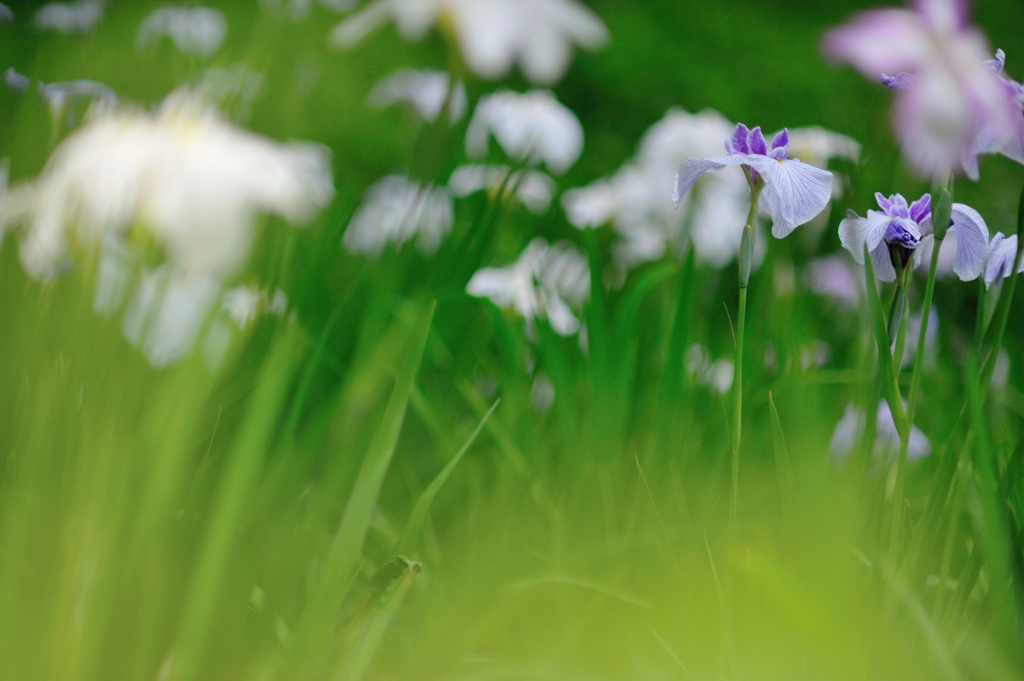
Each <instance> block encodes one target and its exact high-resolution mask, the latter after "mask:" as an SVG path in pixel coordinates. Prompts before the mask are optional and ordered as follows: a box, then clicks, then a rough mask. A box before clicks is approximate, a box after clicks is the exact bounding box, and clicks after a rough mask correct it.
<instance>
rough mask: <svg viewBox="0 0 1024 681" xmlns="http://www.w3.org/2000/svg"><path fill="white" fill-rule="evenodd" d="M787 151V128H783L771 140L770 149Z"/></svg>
mask: <svg viewBox="0 0 1024 681" xmlns="http://www.w3.org/2000/svg"><path fill="white" fill-rule="evenodd" d="M781 148H786V149H787V150H788V149H789V128H783V129H782V132H779V133H777V134H776V135H775V137H773V138H772V149H773V150H774V149H781Z"/></svg>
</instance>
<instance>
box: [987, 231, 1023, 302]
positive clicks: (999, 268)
mask: <svg viewBox="0 0 1024 681" xmlns="http://www.w3.org/2000/svg"><path fill="white" fill-rule="evenodd" d="M1016 257H1017V235H1016V234H1012V235H1010V236H1009V237H1006V236H1003V233H1002V232H999V233H998V234H996V235H995V236H994V237H992V243H991V244H989V250H988V263H986V265H985V288H992V284H994V283H995V281H996V279H1005V278H1006V277H1008V276H1010V273H1011V272H1012V270H1013V261H1014V260H1015V259H1016ZM1021 265H1022V266H1024V261H1022V262H1021ZM1022 269H1024V267H1021V268H1018V271H1020V270H1022Z"/></svg>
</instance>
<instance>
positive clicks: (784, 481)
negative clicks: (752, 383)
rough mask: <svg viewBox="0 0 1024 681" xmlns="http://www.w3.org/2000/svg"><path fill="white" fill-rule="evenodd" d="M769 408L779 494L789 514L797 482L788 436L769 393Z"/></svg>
mask: <svg viewBox="0 0 1024 681" xmlns="http://www.w3.org/2000/svg"><path fill="white" fill-rule="evenodd" d="M768 408H769V409H770V410H771V413H772V441H773V442H774V443H775V470H776V473H777V474H778V477H779V496H780V498H781V499H782V509H783V512H784V513H786V514H789V513H790V512H792V509H793V495H794V493H795V492H796V483H795V481H794V479H793V466H792V464H791V463H790V461H789V450H788V449H787V448H786V438H785V437H784V436H783V434H782V422H781V421H779V412H778V410H776V409H775V400H774V399H773V398H772V394H771V392H770V391H769V393H768Z"/></svg>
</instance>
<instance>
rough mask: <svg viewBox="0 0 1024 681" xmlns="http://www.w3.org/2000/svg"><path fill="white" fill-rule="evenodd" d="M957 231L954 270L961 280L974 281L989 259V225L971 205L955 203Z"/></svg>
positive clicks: (953, 227) (954, 225)
mask: <svg viewBox="0 0 1024 681" xmlns="http://www.w3.org/2000/svg"><path fill="white" fill-rule="evenodd" d="M950 230H955V231H956V259H955V260H954V261H953V271H954V272H956V275H957V276H958V277H960V280H961V281H972V280H974V279H977V278H978V277H979V276H981V273H982V272H984V271H985V262H986V260H987V259H988V225H986V224H985V220H984V218H982V217H981V215H979V214H978V211H976V210H974V209H973V208H971V207H970V206H965V205H964V204H962V203H954V204H953V224H952V226H950Z"/></svg>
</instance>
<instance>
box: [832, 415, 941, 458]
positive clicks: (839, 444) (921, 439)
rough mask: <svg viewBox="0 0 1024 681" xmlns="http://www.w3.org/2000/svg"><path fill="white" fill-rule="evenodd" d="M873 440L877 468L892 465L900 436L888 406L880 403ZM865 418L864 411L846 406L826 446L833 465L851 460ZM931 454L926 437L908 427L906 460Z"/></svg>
mask: <svg viewBox="0 0 1024 681" xmlns="http://www.w3.org/2000/svg"><path fill="white" fill-rule="evenodd" d="M875 419H876V421H875V441H874V443H873V446H872V456H873V458H874V462H875V464H876V465H887V464H890V463H892V461H893V460H895V458H896V454H897V452H898V451H899V448H900V436H899V434H898V433H897V431H896V423H895V421H893V418H892V411H891V410H890V409H889V403H888V402H886V401H885V400H881V401H880V402H879V403H878V411H877V412H876V414H875ZM866 424H867V419H866V418H865V415H864V410H863V409H860V408H859V407H857V406H856V405H855V404H853V402H850V403H849V404H847V405H846V409H845V411H844V412H843V416H842V418H841V419H839V423H837V424H836V427H835V430H833V431H832V440H831V441H830V442H829V446H828V458H829V460H830V461H831V462H832V464H833V465H835V466H842V465H843V464H845V463H846V461H847V460H848V459H849V458H850V455H851V454H852V453H853V448H854V447H855V446H856V445H857V442H858V440H860V439H861V438H862V437H863V436H864V429H865V426H866ZM931 452H932V443H931V441H930V440H929V439H928V436H927V435H925V434H924V433H922V432H921V430H920V429H919V428H918V427H917V426H914V425H911V427H910V439H909V441H908V446H907V461H915V460H917V459H920V458H923V457H925V456H928V455H929V454H931Z"/></svg>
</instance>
